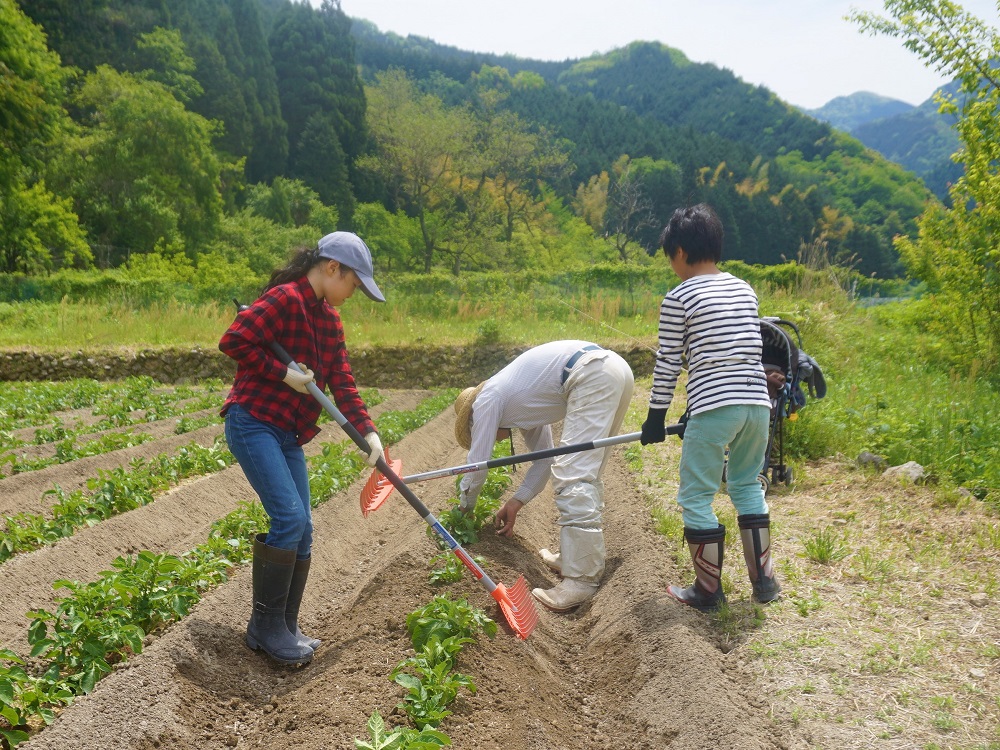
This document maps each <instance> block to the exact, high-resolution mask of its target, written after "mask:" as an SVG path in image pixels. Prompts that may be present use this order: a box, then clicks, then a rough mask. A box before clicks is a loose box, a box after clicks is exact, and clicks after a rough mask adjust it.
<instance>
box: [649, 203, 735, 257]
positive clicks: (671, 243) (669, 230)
mask: <svg viewBox="0 0 1000 750" xmlns="http://www.w3.org/2000/svg"><path fill="white" fill-rule="evenodd" d="M724 236H725V232H724V231H723V229H722V221H720V220H719V217H718V215H717V214H716V213H715V211H714V210H713V208H712V207H711V206H710V205H708V204H707V203H699V204H698V205H696V206H688V207H687V208H678V209H677V210H676V211H674V213H673V216H671V217H670V221H668V222H667V225H666V226H665V227H664V228H663V232H662V234H660V247H662V248H663V252H665V253H666V254H667V256H668V257H670V258H673V257H674V256H675V255H676V254H677V248H678V247H683V248H684V252H685V253H686V254H687V262H688V265H694V264H695V263H700V262H702V261H705V260H710V261H713V262H714V263H718V262H719V261H720V260H722V239H723V237H724Z"/></svg>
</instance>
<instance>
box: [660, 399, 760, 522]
mask: <svg viewBox="0 0 1000 750" xmlns="http://www.w3.org/2000/svg"><path fill="white" fill-rule="evenodd" d="M770 421H771V412H770V410H769V409H768V408H767V407H766V406H750V405H741V404H737V405H733V406H722V407H719V408H718V409H711V410H709V411H705V412H701V413H700V414H695V415H694V416H692V417H691V418H690V419H689V420H688V423H687V427H686V428H685V430H684V444H683V447H682V448H681V465H680V486H679V487H678V488H677V502H678V504H679V505H680V506H681V510H682V511H683V512H682V516H683V518H684V526H685V527H686V528H689V529H702V530H703V529H716V528H718V526H719V519H718V517H717V516H716V515H715V512H714V511H713V510H712V500H713V498H714V497H715V493H716V492H718V490H719V485H721V484H722V467H723V465H724V464H725V459H726V446H727V445H728V446H729V466H728V468H727V469H726V491H727V492H728V493H729V499H730V500H732V501H733V505H735V506H736V510H737V512H738V513H739V515H741V516H743V515H748V514H753V513H767V501H766V500H764V488H763V487H761V484H760V482H759V481H758V480H757V475H758V474H760V470H761V469H762V468H764V453H765V452H766V451H767V436H768V431H769V429H770Z"/></svg>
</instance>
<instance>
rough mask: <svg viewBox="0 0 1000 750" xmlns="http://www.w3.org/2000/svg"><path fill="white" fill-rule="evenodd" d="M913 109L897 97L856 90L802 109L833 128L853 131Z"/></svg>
mask: <svg viewBox="0 0 1000 750" xmlns="http://www.w3.org/2000/svg"><path fill="white" fill-rule="evenodd" d="M913 109H916V107H914V106H913V105H912V104H909V103H907V102H904V101H900V100H899V99H892V98H890V97H888V96H881V95H880V94H873V93H871V92H870V91H858V92H856V93H854V94H849V95H848V96H838V97H836V98H834V99H831V100H830V101H828V102H827V103H826V104H824V105H823V106H822V107H819V108H818V109H804V110H802V111H803V112H805V113H806V114H807V115H812V116H813V117H815V118H816V119H817V120H822V121H823V122H828V123H830V124H831V125H833V126H834V127H835V128H840V129H841V130H846V131H847V132H848V133H853V132H854V129H855V128H856V127H858V126H859V125H864V124H867V123H870V122H872V121H874V120H883V119H885V118H887V117H894V116H896V115H901V114H904V113H905V112H909V111H910V110H913Z"/></svg>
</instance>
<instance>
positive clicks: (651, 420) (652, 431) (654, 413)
mask: <svg viewBox="0 0 1000 750" xmlns="http://www.w3.org/2000/svg"><path fill="white" fill-rule="evenodd" d="M666 419H667V410H666V409H652V408H650V410H649V411H648V412H647V413H646V421H645V422H643V423H642V437H640V438H639V442H640V443H642V444H643V445H649V444H650V443H662V442H663V441H664V440H666V439H667V428H666V427H665V422H666Z"/></svg>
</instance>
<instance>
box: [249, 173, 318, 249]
mask: <svg viewBox="0 0 1000 750" xmlns="http://www.w3.org/2000/svg"><path fill="white" fill-rule="evenodd" d="M246 207H247V208H248V209H249V210H250V211H251V212H252V213H254V214H256V215H257V216H263V217H264V218H265V219H270V220H271V221H273V222H274V223H275V224H280V225H282V226H286V227H301V226H306V225H308V226H312V227H314V228H315V229H316V230H317V232H318V237H317V239H318V238H319V236H322V235H324V234H329V233H330V232H333V231H335V230H336V229H337V209H335V208H332V207H330V206H326V205H324V204H323V202H322V201H320V199H319V196H318V195H316V193H315V191H313V190H312V189H311V188H309V187H308V186H307V185H306V184H305V183H303V182H302V181H301V180H289V179H288V178H287V177H276V178H275V179H274V182H273V183H271V184H270V185H264V184H262V183H258V184H256V185H250V186H249V187H248V188H247V196H246Z"/></svg>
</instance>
